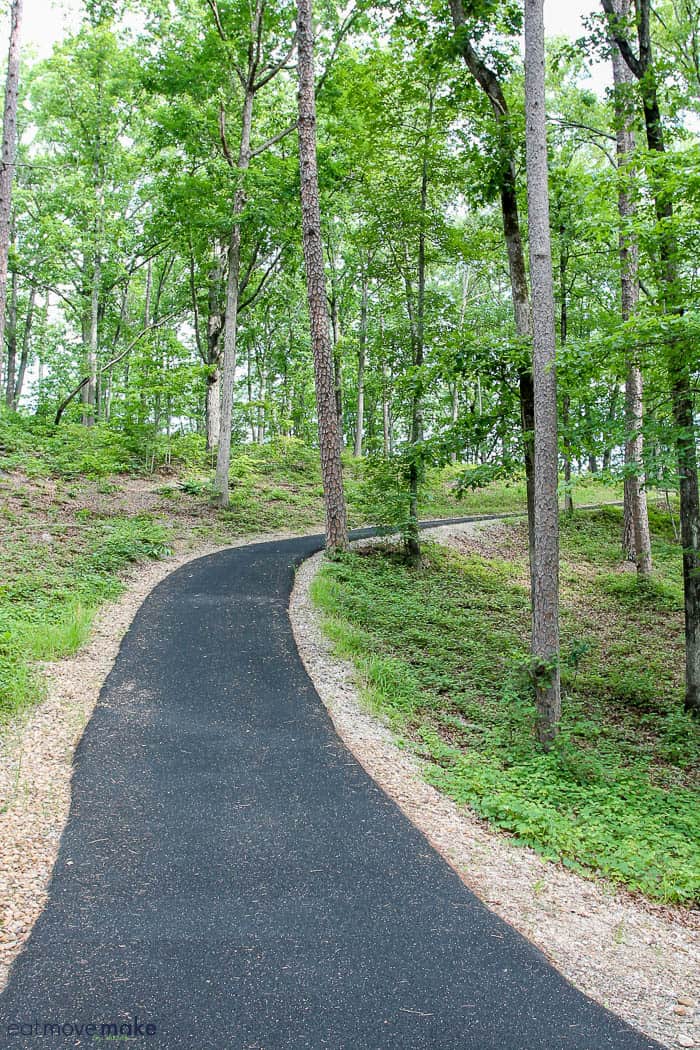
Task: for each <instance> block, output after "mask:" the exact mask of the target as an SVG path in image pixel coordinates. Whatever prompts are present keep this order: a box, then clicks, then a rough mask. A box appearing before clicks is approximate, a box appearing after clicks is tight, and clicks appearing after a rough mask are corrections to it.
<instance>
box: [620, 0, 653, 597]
mask: <svg viewBox="0 0 700 1050" xmlns="http://www.w3.org/2000/svg"><path fill="white" fill-rule="evenodd" d="M616 7H617V13H618V15H619V16H621V17H622V18H623V19H625V20H626V19H628V18H629V13H630V0H617V4H616ZM612 66H613V82H614V85H615V117H616V124H617V134H616V138H617V161H618V173H619V178H620V188H619V194H618V211H619V215H620V237H619V250H620V283H621V294H622V320H623V322H624V321H629V319H630V318H631V317H632V316H633V315H634V314H635V313H636V311H637V307H638V304H639V247H638V244H637V238H636V236H635V234H634V233H633V231H632V230H631V228H630V227H631V223H632V220H633V219H634V217H635V214H636V207H635V203H634V197H633V193H632V186H631V183H632V180H633V178H634V171H633V167H632V157H633V154H634V148H635V140H634V129H633V117H632V112H631V110H630V100H629V99H628V98H626V97H625V93H629V91H630V88H631V85H632V84H633V83H634V75H633V74H632V72H631V70H630V69H629V68H628V66H627V64H626V62H625V61H624V59H623V57H622V55H621V54H620V49H619V48H618V47H617V46H616V45H614V44H613V51H612ZM643 406H644V386H643V380H642V372H641V369H640V368H639V365H638V364H637V361H636V359H635V357H634V355H633V354H629V355H628V357H627V369H626V377H625V417H626V424H627V437H626V441H625V465H626V467H627V472H626V474H625V495H624V514H623V533H622V549H623V553H624V555H625V557H626V558H628V559H629V560H630V561H634V562H636V565H637V573H638V574H639V576H640V577H642V578H646V577H648V576H650V575H651V569H652V561H651V537H650V534H649V513H648V510H647V496H646V488H645V485H644V479H643V474H642V472H643V465H644V436H643V430H642V428H643V422H644V407H643Z"/></svg>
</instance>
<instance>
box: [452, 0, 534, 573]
mask: <svg viewBox="0 0 700 1050" xmlns="http://www.w3.org/2000/svg"><path fill="white" fill-rule="evenodd" d="M450 10H451V12H452V21H453V23H454V27H455V30H456V31H457V33H458V34H459V49H460V53H461V55H462V58H463V59H464V61H465V63H466V65H467V68H468V69H469V71H470V73H471V74H472V76H473V77H474V79H475V80H476V82H477V83H478V85H479V87H480V88H481V90H482V91H483V92H484V94H485V95H486V96H487V98H488V99H489V102H490V103H491V109H492V110H493V115H494V118H495V120H496V124H497V126H498V133H499V136H501V138H502V143H501V148H502V149H503V150H504V151H505V152H506V156H505V157H504V161H503V168H502V175H501V184H500V187H499V188H500V196H501V215H502V220H503V236H504V238H505V242H506V250H507V253H508V271H509V275H510V285H511V291H512V299H513V316H514V320H515V331H516V334H517V335H518V338H520V339H522V340H527V342H528V343H529V341H530V339H531V338H532V312H531V310H530V298H529V293H528V285H527V271H526V268H525V254H524V252H523V241H522V235H521V232H520V216H519V212H518V196H517V180H516V154H517V150H516V147H515V145H514V144H513V142H512V140H511V129H510V114H509V111H508V104H507V102H506V98H505V95H504V94H503V88H502V87H501V84H500V81H499V80H498V77H497V76H496V74H495V73H494V72H493V71H492V70H491V69H489V68H488V66H487V65H486V64H485V62H483V61H482V59H481V58H480V57H479V56H478V55H477V53H476V51H475V50H474V48H473V47H472V45H471V42H470V41H469V39H468V38H467V36H466V35H465V33H464V30H465V17H464V7H463V3H462V0H450ZM519 395H520V423H521V428H522V433H523V456H524V460H525V477H526V484H527V511H528V539H529V549H530V576H531V580H532V572H533V564H534V528H535V484H534V444H533V429H534V425H535V411H534V388H533V380H532V368H531V367H529V366H528V365H527V364H525V365H523V366H522V368H521V369H520V373H519Z"/></svg>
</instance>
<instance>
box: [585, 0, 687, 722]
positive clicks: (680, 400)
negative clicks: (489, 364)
mask: <svg viewBox="0 0 700 1050" xmlns="http://www.w3.org/2000/svg"><path fill="white" fill-rule="evenodd" d="M601 4H602V7H603V10H604V11H605V13H606V15H607V16H608V25H609V30H610V33H611V35H612V36H613V39H614V40H615V43H616V44H617V46H618V47H619V49H620V53H621V55H622V57H623V58H624V60H625V62H626V64H627V67H628V68H629V70H630V72H631V73H632V74H633V75H634V76H635V78H636V79H637V81H638V82H639V88H640V93H641V98H642V107H643V110H644V125H645V130H646V138H647V146H648V148H649V150H650V151H651V152H653V153H664V152H665V149H666V146H665V141H664V131H663V125H662V123H661V111H660V108H659V100H658V89H657V81H656V74H655V70H654V65H653V52H652V43H651V28H650V23H651V0H635V11H636V16H637V17H636V26H637V41H638V45H639V46H638V54H637V55H635V53H634V51H633V49H632V47H631V45H630V42H629V40H628V39H627V37H626V35H625V27H624V25H623V24H622V23H621V22H620V20H619V18H618V17H617V12H616V9H615V4H614V0H601ZM653 192H654V201H655V210H656V218H657V222H658V225H659V231H660V232H659V259H660V262H661V267H662V269H661V274H660V277H661V284H662V286H663V288H664V293H665V299H664V303H663V306H664V308H665V309H666V311H667V312H669V313H672V314H681V313H682V312H683V307H682V304H681V303H680V302H679V301H678V299H679V287H678V265H677V244H676V238H675V234H674V231H673V225H672V220H673V214H674V212H673V201H672V198H671V196H670V194H669V192H668V190H667V189H666V188H665V187H664V186H663V185H661V184H659V183H658V182H656V184H655V185H654V186H653ZM666 367H667V370H668V376H669V385H670V389H671V402H672V412H673V421H674V424H675V428H676V438H675V444H676V457H677V461H678V476H679V481H680V519H681V546H682V548H683V591H684V608H685V661H686V662H685V708H686V710H687V711H690V712H692V713H693V714H695V715H698V716H700V489H699V487H698V459H697V443H696V427H695V406H694V399H693V386H692V373H691V368H690V361H689V355H688V354H687V353H685V348H684V347H683V346H682V345H681V346H679V345H678V344H677V343H676V342H675V341H672V342H670V344H669V345H668V346H667V348H666Z"/></svg>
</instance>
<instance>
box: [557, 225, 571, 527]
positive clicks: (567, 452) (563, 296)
mask: <svg viewBox="0 0 700 1050" xmlns="http://www.w3.org/2000/svg"><path fill="white" fill-rule="evenodd" d="M559 236H560V240H561V245H560V248H559V298H560V300H561V315H560V320H559V340H560V342H561V345H562V346H566V342H567V340H568V338H569V292H568V288H567V284H566V271H567V269H568V265H569V249H568V246H567V243H566V227H565V226H564V224H563V223H562V224H561V225H560V227H559ZM562 416H563V418H562V423H563V425H564V511H565V512H566V513H567V514H573V513H574V498H573V495H572V493H571V436H570V434H569V424H570V422H571V398H570V397H569V395H568V394H564V397H563V400H562Z"/></svg>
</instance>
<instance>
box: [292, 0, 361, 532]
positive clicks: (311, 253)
mask: <svg viewBox="0 0 700 1050" xmlns="http://www.w3.org/2000/svg"><path fill="white" fill-rule="evenodd" d="M297 48H298V75H299V96H298V99H299V166H300V174H301V226H302V241H303V248H304V263H305V268H306V290H307V297H308V301H309V322H310V328H311V347H312V350H313V358H314V377H315V382H316V406H317V412H318V437H319V446H320V454H321V476H322V479H323V492H324V498H325V504H326V547H327V548H328V550H329V551H339V550H345V549H347V546H348V528H347V515H346V510H345V494H344V491H343V467H342V462H341V458H340V451H341V448H340V426H339V422H338V411H337V407H336V401H335V384H334V375H333V358H332V352H331V339H330V331H329V325H328V312H327V309H326V275H325V272H324V268H323V241H322V239H321V206H320V202H319V191H318V171H317V160H316V99H315V88H314V37H313V22H312V12H311V0H297Z"/></svg>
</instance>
